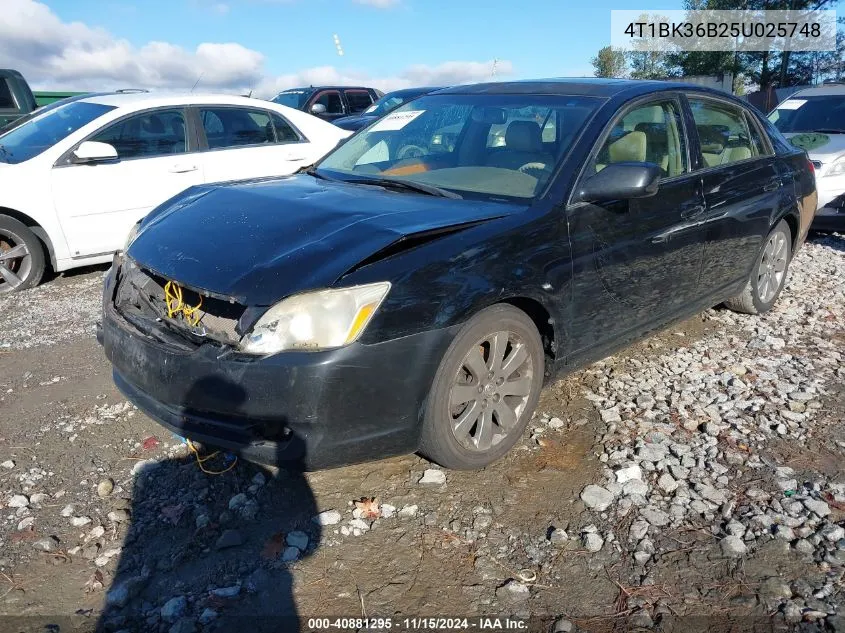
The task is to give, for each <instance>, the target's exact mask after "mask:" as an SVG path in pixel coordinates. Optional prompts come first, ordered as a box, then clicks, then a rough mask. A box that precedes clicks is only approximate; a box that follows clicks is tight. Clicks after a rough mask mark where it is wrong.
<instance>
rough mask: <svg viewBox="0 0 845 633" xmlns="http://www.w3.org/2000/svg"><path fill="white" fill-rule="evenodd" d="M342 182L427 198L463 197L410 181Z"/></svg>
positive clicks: (375, 178) (354, 179) (379, 178)
mask: <svg viewBox="0 0 845 633" xmlns="http://www.w3.org/2000/svg"><path fill="white" fill-rule="evenodd" d="M343 182H348V183H351V184H353V185H376V186H378V187H384V188H385V189H396V190H399V191H414V192H416V193H424V194H426V195H429V196H437V197H438V198H453V199H456V200H457V199H462V198H463V196H461V195H459V194H457V193H455V192H454V191H449V190H447V189H441V188H440V187H435V186H434V185H424V184H422V183H419V182H413V181H410V180H397V179H395V178H384V177H381V176H373V177H371V178H352V179H349V180H347V179H344V181H343Z"/></svg>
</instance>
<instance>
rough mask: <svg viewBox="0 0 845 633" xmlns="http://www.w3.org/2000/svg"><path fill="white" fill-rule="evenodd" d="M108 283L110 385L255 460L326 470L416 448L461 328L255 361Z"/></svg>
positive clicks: (196, 435) (165, 418) (207, 440)
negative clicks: (188, 333)
mask: <svg viewBox="0 0 845 633" xmlns="http://www.w3.org/2000/svg"><path fill="white" fill-rule="evenodd" d="M119 274H120V267H119V265H115V266H114V267H113V269H112V272H111V274H110V275H109V276H108V278H107V279H106V283H105V290H104V300H103V321H102V327H101V329H100V331H99V332H98V340H100V341H101V342H102V344H103V348H104V350H105V353H106V356H107V357H108V359H109V360H110V361H111V363H112V365H113V368H114V382H115V384H116V385H117V387H118V388H119V389H120V390H121V392H123V394H124V395H125V396H126V397H127V398H128V399H129V400H130V401H131V402H133V404H135V405H136V406H137V407H138V408H139V409H140V410H141V411H143V412H144V413H146V414H147V415H148V416H150V417H151V418H153V419H154V420H156V421H157V422H159V423H160V424H162V425H163V426H165V427H166V428H168V429H169V430H171V431H173V432H174V433H177V434H179V435H182V436H185V437H188V438H191V439H194V440H197V441H199V442H202V443H204V444H207V445H210V446H215V447H219V448H223V449H226V450H229V451H231V452H234V453H236V454H239V455H241V456H242V457H244V458H245V459H247V460H250V461H256V462H261V463H266V464H277V465H285V464H287V465H293V464H298V465H299V466H301V467H302V468H305V469H314V468H326V467H331V466H338V465H343V464H349V463H354V462H360V461H367V460H371V459H375V458H381V457H387V456H390V455H399V454H404V453H409V452H413V451H414V450H416V448H417V443H418V439H419V429H420V421H421V418H422V411H423V406H424V403H425V400H426V397H427V394H428V390H429V388H430V386H431V384H432V381H433V379H434V374H435V372H436V371H437V366H438V364H439V362H440V359H441V358H442V356H443V354H444V353H445V350H446V348H447V347H448V345H449V343H450V342H451V340H452V338H453V337H454V334H455V329H454V328H449V329H441V330H432V331H429V332H424V333H421V334H416V335H412V336H408V337H403V338H400V339H395V340H392V341H387V342H384V343H379V344H375V345H363V344H360V343H354V344H352V345H349V346H348V347H344V348H340V349H334V350H327V351H322V352H283V353H280V354H276V355H274V356H269V357H264V358H258V357H252V356H248V355H244V354H241V353H239V352H238V351H237V350H236V349H235V348H234V347H232V346H227V345H223V344H221V343H219V342H217V341H205V342H203V343H202V344H199V345H195V346H191V345H186V344H185V340H184V339H181V338H179V337H177V336H175V335H174V334H172V333H169V332H168V330H167V328H164V326H160V327H159V330H158V331H156V332H151V331H145V329H147V328H145V325H144V324H143V323H140V324H139V322H138V321H136V320H134V319H133V320H128V319H127V318H126V317H125V316H124V315H123V314H121V313H120V312H119V311H118V310H116V309H115V306H114V303H113V297H114V296H115V285H116V278H117V277H118V276H119Z"/></svg>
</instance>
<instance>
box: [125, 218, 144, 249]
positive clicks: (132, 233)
mask: <svg viewBox="0 0 845 633" xmlns="http://www.w3.org/2000/svg"><path fill="white" fill-rule="evenodd" d="M140 228H141V223H140V222H137V223H135V225H134V226H133V227H132V228H131V229H129V235H127V236H126V242H125V243H124V244H123V251H122V252H124V253H125V252H126V249H127V248H129V245H130V244H132V242H133V240H134V239H135V238H136V237H137V236H138V230H139V229H140Z"/></svg>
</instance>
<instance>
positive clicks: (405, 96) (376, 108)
mask: <svg viewBox="0 0 845 633" xmlns="http://www.w3.org/2000/svg"><path fill="white" fill-rule="evenodd" d="M435 90H440V88H405V89H404V90H395V91H393V92H388V93H387V94H386V95H384V96H383V97H382V98H381V99H379V100H378V101H376V102H375V103H374V104H373V105H371V106H370V107H369V108H367V109H366V110H364V111H363V112H362V113H361V114H358V115H355V116H345V117H341V118H339V119H335V120H334V121H332V123H334V124H335V125H336V126H338V127H342V128H343V129H344V130H352V131H353V132H356V131H358V130H360V129H361V128H362V127H366V126H368V125H369V124H370V123H372V122H373V121H375V120H376V119H380V118H381V117H383V116H384V115H385V114H388V113H390V112H392V111H393V110H395V109H396V108H398V107H399V106H400V105H402V104H403V103H406V102H408V101H410V100H411V99H416V98H417V97H419V96H420V95H424V94H428V93H429V92H434V91H435Z"/></svg>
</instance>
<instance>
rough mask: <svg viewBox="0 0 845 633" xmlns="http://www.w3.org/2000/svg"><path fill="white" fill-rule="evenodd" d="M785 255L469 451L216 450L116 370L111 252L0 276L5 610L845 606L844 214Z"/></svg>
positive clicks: (756, 621)
mask: <svg viewBox="0 0 845 633" xmlns="http://www.w3.org/2000/svg"><path fill="white" fill-rule="evenodd" d="M791 271H792V272H791V277H790V281H789V285H788V286H787V288H786V289H785V291H784V293H783V295H782V296H781V299H780V302H779V304H778V306H777V307H776V308H775V309H774V310H773V311H772V312H771V313H769V314H767V315H764V316H762V317H751V316H744V315H736V314H733V313H730V312H727V311H724V310H719V309H714V310H709V311H707V312H705V313H703V314H702V315H700V316H699V317H696V318H695V319H691V320H689V321H687V322H684V323H681V324H677V325H675V326H674V327H672V328H670V329H669V330H667V331H665V332H663V333H661V334H660V335H658V336H655V337H652V338H651V339H649V340H647V341H644V342H642V343H640V344H638V345H636V346H634V347H633V348H631V349H630V350H626V351H624V352H621V353H620V354H617V355H616V356H615V357H613V358H609V359H606V360H605V361H603V362H601V363H598V364H596V365H593V366H591V367H590V368H588V369H586V370H584V371H582V372H578V373H577V374H574V375H572V376H569V377H568V378H567V379H565V380H562V381H559V382H558V383H556V384H554V385H551V386H550V387H549V388H547V389H546V390H545V391H544V393H543V396H542V398H541V403H540V408H539V412H538V414H537V415H536V416H535V419H534V420H532V422H531V424H530V425H529V429H528V431H527V432H526V434H525V437H524V438H523V441H522V442H521V443H520V444H519V445H518V446H517V447H516V449H515V450H514V451H512V452H511V454H509V455H508V456H506V457H505V458H504V459H503V460H501V461H500V462H498V463H496V464H494V465H493V466H491V467H489V468H487V469H485V470H484V471H481V472H478V473H465V472H448V471H443V470H441V469H439V468H437V467H436V466H434V465H432V464H429V463H428V462H426V461H425V460H422V459H420V458H418V457H415V456H408V457H401V458H395V459H389V460H383V461H379V462H375V463H371V464H364V465H358V466H352V467H347V468H341V469H336V470H330V471H323V472H318V473H306V474H303V473H296V472H288V471H282V472H277V471H272V470H267V469H262V468H259V467H256V466H253V465H250V464H245V463H236V464H234V466H233V467H232V468H231V470H228V471H227V472H225V473H224V474H221V475H210V474H206V473H205V472H203V470H201V468H200V466H199V465H198V463H197V461H196V459H195V457H194V456H193V455H192V454H191V453H190V452H189V451H188V449H187V447H186V446H185V445H184V444H182V443H181V442H180V441H179V440H178V439H177V438H174V437H172V436H171V435H169V434H167V433H164V432H163V431H162V430H161V428H160V427H158V426H157V425H156V424H154V423H153V422H151V421H150V420H148V419H147V418H146V417H145V416H143V415H142V414H140V413H138V412H137V411H136V410H135V409H134V408H133V407H132V406H131V405H129V404H128V403H126V402H125V401H124V399H123V398H122V397H121V396H120V394H119V393H118V392H117V391H116V390H115V389H114V387H113V386H112V384H111V380H110V372H109V366H108V363H107V362H106V361H105V359H104V358H103V357H102V352H101V350H100V349H99V348H98V346H97V345H96V343H95V342H94V341H93V340H92V333H93V324H94V321H95V320H96V318H97V316H98V310H99V307H98V306H99V285H100V280H101V276H102V270H97V271H95V272H91V273H87V274H83V275H78V276H74V277H71V278H64V279H58V280H55V281H54V282H51V283H50V284H47V285H46V286H44V287H42V288H40V289H37V290H35V291H32V292H28V293H24V294H21V295H17V296H14V297H4V298H2V299H0V412H2V415H0V572H2V575H0V614H6V615H9V616H11V615H16V616H25V618H26V619H22V620H20V621H15V627H16V628H15V629H14V630H39V631H41V630H44V629H43V625H44V624H45V623H48V622H52V623H55V622H56V621H58V618H59V616H63V617H65V618H67V620H66V623H65V625H64V626H63V628H62V630H63V631H64V630H80V631H88V630H93V629H94V628H95V626H99V627H100V628H101V629H102V630H111V631H118V630H126V631H134V630H149V631H163V632H170V633H188V632H190V631H227V630H231V629H232V628H233V626H235V625H234V624H233V623H232V622H234V621H237V622H239V623H240V624H239V626H243V622H245V620H243V619H242V618H244V617H247V616H251V619H250V620H249V621H248V622H249V625H250V626H251V627H252V628H254V629H255V630H295V629H296V625H294V624H292V620H291V621H290V622H288V623H286V624H285V625H284V626H283V629H279V620H270V619H264V618H262V617H257V616H271V615H272V616H276V617H277V618H279V617H285V616H292V615H293V614H296V613H298V614H299V618H300V620H301V624H302V625H303V627H305V628H307V627H306V625H307V618H309V617H315V616H346V617H356V616H360V615H361V614H362V611H363V612H365V613H366V614H367V615H368V616H375V615H380V616H393V617H394V618H402V617H410V616H420V615H428V616H430V615H451V616H457V615H462V614H463V615H467V616H469V615H482V614H485V615H489V614H495V615H498V616H506V615H513V616H521V617H527V616H529V615H532V616H535V617H537V618H538V622H537V623H536V624H537V628H536V630H543V631H547V630H557V631H570V630H571V631H574V630H586V631H604V630H614V629H618V628H620V627H621V628H625V627H631V626H640V627H651V626H660V627H662V628H663V629H664V630H670V629H671V628H672V625H673V623H674V624H675V625H677V626H678V628H680V627H681V626H682V627H683V628H684V629H685V630H689V631H691V630H712V629H714V628H715V627H716V626H717V625H720V624H723V623H724V624H725V626H726V627H729V628H731V630H747V629H750V628H752V626H759V625H760V622H764V623H766V624H768V625H774V626H780V627H787V626H800V627H801V629H802V630H808V631H839V632H842V631H845V591H843V572H845V425H843V411H844V410H845V386H843V377H845V369H843V363H842V354H843V349H845V284H843V282H842V279H843V278H844V277H845V238H842V237H839V236H831V237H826V238H817V239H814V240H813V241H812V242H810V243H808V244H807V245H806V246H805V247H804V248H803V249H802V250H801V251H800V252H799V253H798V255H797V256H796V259H795V260H794V262H793V264H792V267H791ZM55 326H57V327H55ZM231 465H232V464H231V462H230V461H227V457H226V456H224V455H218V456H216V457H214V458H211V459H209V460H208V461H206V462H204V463H203V464H202V466H203V467H204V468H205V469H206V470H212V471H216V470H223V469H225V468H227V467H228V466H231ZM229 618H241V619H240V620H229ZM552 622H554V623H555V624H554V625H552ZM27 627H29V628H27ZM262 627H263V628H262ZM0 628H2V627H0Z"/></svg>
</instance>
